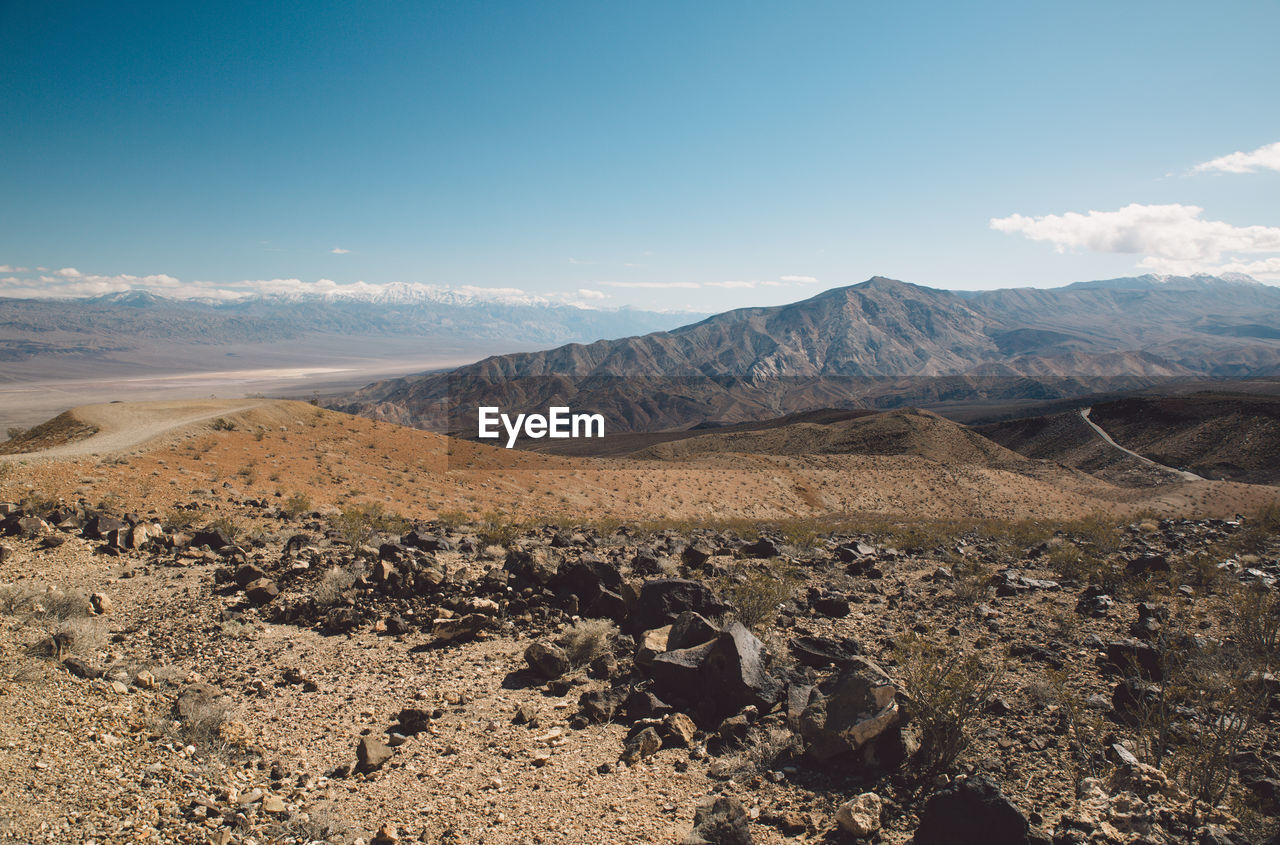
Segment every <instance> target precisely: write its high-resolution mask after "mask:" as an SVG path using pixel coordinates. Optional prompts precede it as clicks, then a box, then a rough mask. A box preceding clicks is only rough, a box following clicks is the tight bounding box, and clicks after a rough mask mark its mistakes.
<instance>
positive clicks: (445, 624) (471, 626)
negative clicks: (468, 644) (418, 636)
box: [431, 613, 493, 643]
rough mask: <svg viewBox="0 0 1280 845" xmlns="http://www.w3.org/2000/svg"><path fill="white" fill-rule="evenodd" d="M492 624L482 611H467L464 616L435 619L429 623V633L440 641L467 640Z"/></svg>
mask: <svg viewBox="0 0 1280 845" xmlns="http://www.w3.org/2000/svg"><path fill="white" fill-rule="evenodd" d="M492 626H493V620H492V619H491V618H490V617H488V616H485V615H484V614H483V613H468V614H467V615H466V616H459V617H452V618H449V619H436V620H435V621H433V622H432V623H431V633H432V635H433V636H434V637H435V638H436V639H437V640H438V641H440V642H446V643H451V642H456V641H459V640H469V639H471V638H472V637H474V636H476V635H477V634H479V633H480V632H481V631H484V630H487V629H489V628H491V627H492Z"/></svg>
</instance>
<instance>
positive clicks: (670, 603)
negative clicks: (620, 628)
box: [628, 578, 730, 633]
mask: <svg viewBox="0 0 1280 845" xmlns="http://www.w3.org/2000/svg"><path fill="white" fill-rule="evenodd" d="M729 609H730V606H729V605H728V604H726V603H724V602H722V601H720V600H719V599H718V598H716V596H715V594H714V593H713V592H711V590H710V588H708V587H707V585H705V584H702V583H700V582H698V581H689V580H686V579H684V578H654V579H652V580H650V581H645V582H644V584H643V585H642V586H641V587H640V597H639V599H638V600H637V601H636V606H635V608H634V610H633V611H632V614H631V619H630V622H629V625H628V627H629V628H630V630H631V631H632V632H634V633H639V632H640V631H648V630H650V629H652V628H661V627H662V626H663V625H670V624H671V623H672V622H675V621H676V617H678V616H679V615H680V614H681V613H684V612H685V611H689V610H691V611H693V612H694V613H700V614H702V615H703V616H718V615H720V614H722V613H725V612H727V611H728V610H729Z"/></svg>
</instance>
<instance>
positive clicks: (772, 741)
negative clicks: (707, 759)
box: [710, 728, 800, 779]
mask: <svg viewBox="0 0 1280 845" xmlns="http://www.w3.org/2000/svg"><path fill="white" fill-rule="evenodd" d="M752 738H753V740H754V741H749V742H748V743H747V744H746V745H744V746H743V747H742V748H741V749H740V750H738V751H736V752H735V753H733V754H728V755H726V756H723V757H720V758H719V759H717V760H716V761H715V762H714V763H712V764H711V769H710V774H711V776H712V777H717V778H726V779H727V778H741V779H745V778H750V777H752V776H755V775H759V774H760V773H761V772H767V771H772V770H775V769H778V768H780V767H781V766H782V765H783V764H784V763H785V761H786V760H788V759H789V758H791V757H794V756H798V755H799V753H800V739H799V737H798V736H797V735H796V734H795V733H793V732H792V731H789V730H786V729H785V728H770V729H769V730H768V731H767V732H765V734H764V735H763V736H756V735H755V734H753V735H752Z"/></svg>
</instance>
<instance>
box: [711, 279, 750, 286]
mask: <svg viewBox="0 0 1280 845" xmlns="http://www.w3.org/2000/svg"><path fill="white" fill-rule="evenodd" d="M758 284H759V282H743V281H738V280H732V279H731V280H730V281H727V282H707V287H710V288H753V287H755V286H756V285H758Z"/></svg>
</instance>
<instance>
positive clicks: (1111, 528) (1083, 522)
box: [1064, 514, 1125, 555]
mask: <svg viewBox="0 0 1280 845" xmlns="http://www.w3.org/2000/svg"><path fill="white" fill-rule="evenodd" d="M1064 528H1065V529H1066V531H1067V533H1069V534H1071V535H1073V536H1075V537H1076V538H1078V540H1079V541H1080V542H1081V543H1083V544H1084V545H1086V546H1088V547H1089V549H1090V550H1091V551H1093V552H1095V553H1097V554H1099V555H1109V554H1114V553H1115V552H1118V551H1120V549H1121V548H1122V547H1123V546H1124V541H1125V531H1124V528H1123V527H1122V526H1121V524H1120V523H1119V522H1118V521H1116V520H1114V519H1111V518H1108V517H1105V516H1101V515H1098V514H1094V515H1091V516H1086V517H1084V518H1083V519H1078V520H1076V521H1074V522H1070V523H1067V524H1066V525H1065V526H1064Z"/></svg>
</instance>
